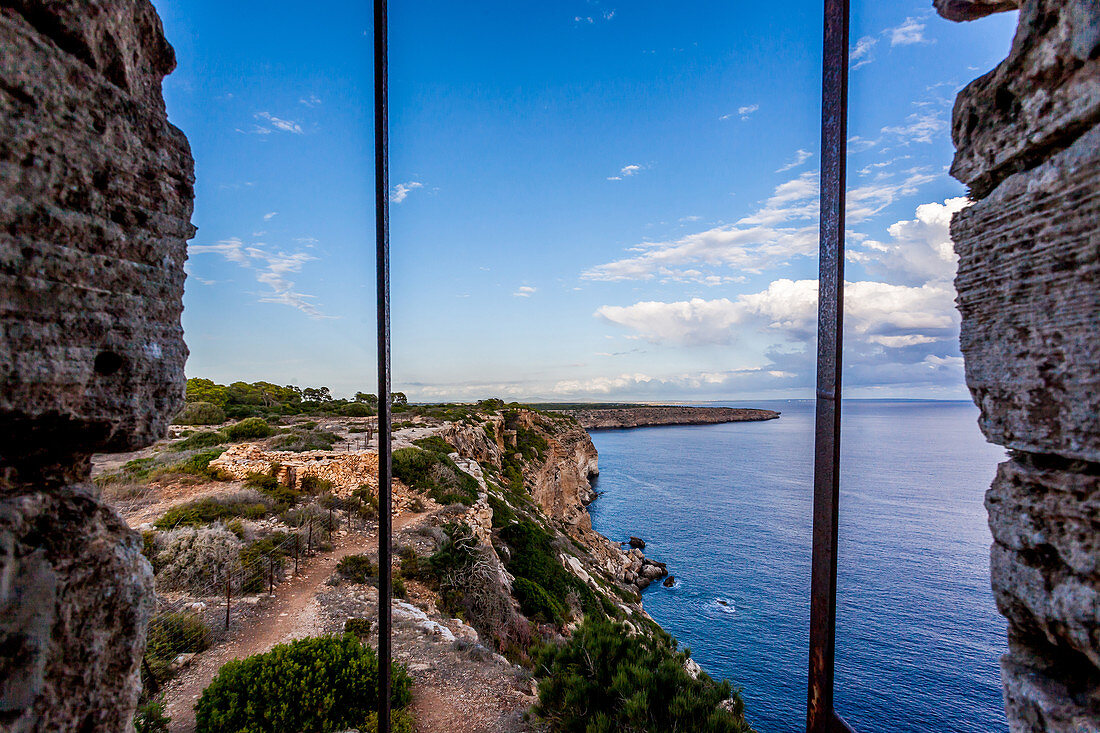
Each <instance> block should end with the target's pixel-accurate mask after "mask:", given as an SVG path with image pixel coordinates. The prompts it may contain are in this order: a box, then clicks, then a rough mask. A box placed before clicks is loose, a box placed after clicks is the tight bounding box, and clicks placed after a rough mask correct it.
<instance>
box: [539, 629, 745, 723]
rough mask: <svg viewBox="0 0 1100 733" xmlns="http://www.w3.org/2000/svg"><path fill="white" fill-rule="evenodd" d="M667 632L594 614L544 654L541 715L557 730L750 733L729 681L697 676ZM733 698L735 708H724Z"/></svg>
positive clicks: (540, 690) (540, 696) (737, 695)
mask: <svg viewBox="0 0 1100 733" xmlns="http://www.w3.org/2000/svg"><path fill="white" fill-rule="evenodd" d="M675 645H676V642H675V641H673V640H672V638H671V637H669V636H668V635H667V634H663V635H657V636H652V637H649V636H642V635H632V634H631V632H630V630H629V629H628V628H627V627H626V626H625V625H623V624H619V623H616V622H612V621H606V620H596V619H588V620H586V621H585V622H584V623H583V624H582V625H581V626H580V628H578V629H577V630H576V631H575V632H574V634H573V638H572V639H570V640H569V641H568V642H566V643H565V644H563V645H561V646H553V645H551V646H549V647H547V648H546V649H545V650H544V651H543V653H542V654H541V655H540V657H539V660H538V664H537V666H536V672H535V673H536V675H537V676H539V677H540V678H541V681H540V682H539V686H538V692H539V701H538V703H537V704H536V705H535V712H536V713H537V714H538V715H539V716H540V717H541V718H542V719H543V720H545V721H546V722H547V723H548V724H549V727H550V730H551V731H552V732H554V733H557V732H558V731H562V732H565V731H569V732H572V731H578V732H582V731H583V732H585V733H611V732H612V731H672V730H683V731H700V732H701V733H751V731H752V729H751V728H750V727H749V725H748V723H746V722H745V718H744V703H743V702H742V701H741V697H740V695H739V694H737V693H735V692H733V691H732V689H731V688H730V683H729V682H728V681H722V682H720V683H719V682H715V681H714V680H712V679H711V678H710V677H709V676H707V675H706V674H705V673H701V674H700V675H699V677H698V679H692V678H691V675H689V674H688V673H687V671H686V670H685V669H684V661H685V660H686V659H687V654H686V653H681V652H677V651H676V646H675ZM731 696H732V697H733V701H734V702H733V712H726V711H724V710H721V709H719V707H718V705H719V704H720V703H722V702H723V701H725V700H727V699H729V698H730V697H731Z"/></svg>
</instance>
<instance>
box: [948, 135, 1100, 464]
mask: <svg viewBox="0 0 1100 733" xmlns="http://www.w3.org/2000/svg"><path fill="white" fill-rule="evenodd" d="M1097 222H1100V128H1094V129H1092V130H1090V131H1089V132H1087V133H1085V134H1084V135H1081V136H1080V137H1079V138H1078V139H1077V140H1076V141H1075V142H1074V143H1073V144H1072V145H1071V146H1070V147H1068V148H1067V149H1065V150H1063V151H1061V152H1060V153H1058V154H1057V155H1055V156H1053V157H1052V158H1051V159H1050V160H1048V161H1047V162H1045V163H1043V164H1041V165H1039V166H1037V167H1036V168H1033V169H1031V170H1028V171H1026V172H1022V173H1017V174H1015V175H1013V176H1011V177H1009V178H1007V179H1005V180H1004V181H1003V182H1002V183H1001V184H1000V185H999V186H998V187H997V188H996V190H995V191H994V192H993V193H992V194H991V195H989V196H988V197H987V198H985V199H983V200H981V201H978V202H977V203H975V204H974V205H972V206H970V207H968V208H966V209H963V210H962V211H960V212H959V213H958V214H956V215H955V217H954V219H953V221H952V223H951V236H952V239H953V240H954V242H955V251H956V252H957V253H958V254H959V268H958V274H957V276H956V280H955V286H956V288H957V289H958V293H959V295H958V301H957V302H958V306H959V311H960V313H961V314H962V328H961V334H960V345H961V348H962V353H963V356H964V357H965V359H966V381H967V385H968V386H969V387H970V391H971V394H972V395H973V397H974V401H975V403H976V404H977V405H978V407H979V408H980V409H981V418H980V425H981V428H982V431H983V432H984V433H985V435H986V437H987V438H988V439H989V440H990V441H991V442H993V443H997V444H999V445H1003V446H1006V447H1008V448H1014V449H1018V450H1022V451H1028V452H1033V453H1054V454H1057V455H1060V456H1063V457H1066V458H1072V459H1083V460H1087V461H1093V462H1096V461H1100V368H1097V365H1098V364H1100V287H1098V286H1097V283H1098V282H1100V230H1098V229H1097Z"/></svg>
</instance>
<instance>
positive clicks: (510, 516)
mask: <svg viewBox="0 0 1100 733" xmlns="http://www.w3.org/2000/svg"><path fill="white" fill-rule="evenodd" d="M489 507H490V508H491V509H492V510H493V529H499V528H501V527H507V526H508V525H509V524H511V523H512V522H514V521H516V513H515V512H514V511H512V507H510V506H508V504H507V503H506V502H504V501H503V500H501V499H498V498H497V497H495V496H493V495H492V494H489Z"/></svg>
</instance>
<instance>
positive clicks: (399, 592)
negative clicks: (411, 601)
mask: <svg viewBox="0 0 1100 733" xmlns="http://www.w3.org/2000/svg"><path fill="white" fill-rule="evenodd" d="M391 585H392V590H393V597H394V598H406V597H407V591H406V590H405V579H404V578H402V577H401V576H400V575H394V576H393V578H392V580H391Z"/></svg>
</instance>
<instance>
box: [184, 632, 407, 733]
mask: <svg viewBox="0 0 1100 733" xmlns="http://www.w3.org/2000/svg"><path fill="white" fill-rule="evenodd" d="M391 679H392V694H391V697H390V701H391V705H392V706H393V708H394V709H397V710H400V709H403V708H405V707H407V706H408V704H409V702H410V700H411V697H412V696H411V692H410V687H411V680H410V678H409V676H408V674H407V673H406V672H405V668H404V667H403V666H400V665H396V664H394V665H393V667H392V677H391ZM377 697H378V659H377V657H376V656H375V653H374V651H373V650H372V649H371V648H370V647H369V646H366V645H364V644H362V643H361V642H360V641H359V640H358V639H357V638H355V636H353V635H352V634H344V635H343V636H341V637H331V636H328V637H316V638H306V639H298V640H297V641H293V642H291V643H289V644H279V645H277V646H275V647H274V648H273V649H272V650H271V651H270V652H267V653H265V654H256V655H254V656H251V657H248V658H247V659H242V660H234V661H231V662H228V663H227V664H226V665H225V666H223V667H222V668H221V670H219V672H218V675H217V677H215V678H214V681H213V682H211V683H210V686H209V687H207V688H206V690H205V691H204V692H203V693H202V697H200V698H199V701H198V703H197V704H196V705H195V723H196V729H197V731H198V733H215V732H217V733H238V732H240V733H245V732H248V733H252V732H254V731H260V732H265V733H266V732H267V731H271V732H272V733H275V732H276V731H338V730H346V729H348V728H359V727H361V726H362V727H366V725H367V723H368V721H369V719H370V716H371V713H372V712H374V711H375V709H376V704H377Z"/></svg>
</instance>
